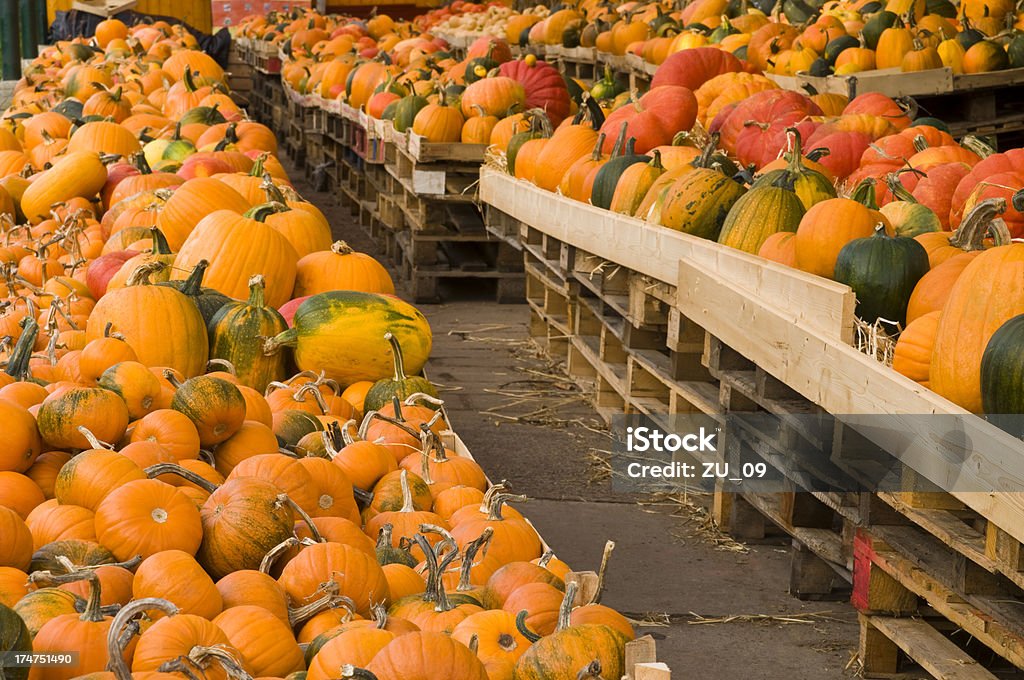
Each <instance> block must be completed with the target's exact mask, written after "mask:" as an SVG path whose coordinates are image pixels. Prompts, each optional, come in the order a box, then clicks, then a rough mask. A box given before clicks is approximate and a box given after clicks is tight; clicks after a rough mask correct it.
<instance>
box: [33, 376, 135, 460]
mask: <svg viewBox="0 0 1024 680" xmlns="http://www.w3.org/2000/svg"><path fill="white" fill-rule="evenodd" d="M37 421H38V425H39V433H40V434H41V435H42V437H43V441H45V442H46V443H47V444H49V445H50V446H52V447H53V448H57V449H71V448H76V449H85V448H89V445H90V442H89V440H88V438H87V437H86V436H85V435H84V434H83V433H82V432H80V431H79V427H82V426H84V427H87V428H88V429H89V430H90V431H91V432H92V434H93V435H95V436H96V437H98V438H100V439H102V440H104V441H117V440H119V439H120V438H121V436H122V435H123V434H124V431H125V429H127V427H128V407H127V406H126V405H125V403H124V400H122V399H121V398H120V397H119V396H117V395H116V394H114V393H113V392H110V391H108V390H104V389H100V388H92V387H73V388H71V389H69V390H67V391H65V392H58V393H54V394H51V395H50V396H48V397H47V398H46V399H45V400H44V401H43V403H42V405H41V406H40V407H39V413H38V415H37Z"/></svg>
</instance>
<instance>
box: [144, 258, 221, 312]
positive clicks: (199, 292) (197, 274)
mask: <svg viewBox="0 0 1024 680" xmlns="http://www.w3.org/2000/svg"><path fill="white" fill-rule="evenodd" d="M209 266H210V263H209V262H207V261H206V260H200V261H199V262H197V263H196V266H195V267H193V268H192V273H191V274H189V277H188V278H187V279H185V280H184V281H164V282H161V283H158V284H156V285H158V286H170V287H171V288H174V289H176V290H177V291H178V292H180V293H183V294H184V295H186V296H187V297H189V298H191V299H192V302H194V303H195V305H196V307H198V308H199V313H200V314H202V316H203V321H204V322H205V323H206V326H207V328H209V326H210V322H211V321H212V320H213V317H214V316H216V314H217V312H219V311H220V308H221V307H223V306H224V305H226V304H228V303H229V302H232V301H233V300H234V299H233V298H229V297H228V296H227V295H225V294H224V293H221V292H220V291H218V290H214V289H213V288H203V277H204V276H206V269H207V268H208V267H209Z"/></svg>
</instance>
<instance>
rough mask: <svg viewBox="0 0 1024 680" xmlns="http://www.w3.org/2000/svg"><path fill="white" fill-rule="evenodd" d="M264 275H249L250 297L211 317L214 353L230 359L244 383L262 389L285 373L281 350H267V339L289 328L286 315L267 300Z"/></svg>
mask: <svg viewBox="0 0 1024 680" xmlns="http://www.w3.org/2000/svg"><path fill="white" fill-rule="evenodd" d="M263 286H264V280H263V276H261V275H256V276H253V277H252V278H250V279H249V300H248V301H247V302H231V303H228V304H226V305H224V306H223V307H221V308H220V310H219V311H218V312H217V314H216V315H215V316H214V317H213V319H212V320H211V321H210V327H209V334H210V357H211V358H212V359H221V360H224V361H228V362H229V363H230V364H231V366H232V367H233V368H234V374H235V377H236V378H237V379H238V382H239V383H241V384H242V385H247V386H249V387H252V388H255V389H257V390H260V391H261V392H262V391H263V390H265V389H266V388H267V385H268V384H269V383H270V382H272V381H274V380H277V379H279V378H281V377H282V376H283V375H284V368H285V367H284V357H283V356H282V355H281V354H277V355H271V356H266V355H265V354H263V339H264V338H268V337H273V336H275V335H277V334H278V333H282V332H284V331H285V330H287V328H288V324H287V323H285V320H284V317H282V316H281V314H280V312H278V311H277V310H276V309H274V308H273V307H270V306H268V305H267V304H266V302H265V299H264V295H263Z"/></svg>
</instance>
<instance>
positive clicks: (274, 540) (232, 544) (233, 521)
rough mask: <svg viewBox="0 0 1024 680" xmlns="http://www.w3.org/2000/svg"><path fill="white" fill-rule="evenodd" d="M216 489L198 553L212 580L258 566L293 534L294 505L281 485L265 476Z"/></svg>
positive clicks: (208, 503) (207, 508)
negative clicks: (283, 494) (283, 498)
mask: <svg viewBox="0 0 1024 680" xmlns="http://www.w3.org/2000/svg"><path fill="white" fill-rule="evenodd" d="M193 481H197V482H202V483H201V484H200V485H201V486H204V487H205V488H207V489H210V490H212V493H211V494H210V497H209V498H208V499H207V500H206V502H205V503H204V504H203V507H202V509H201V510H200V515H201V517H202V520H203V542H202V544H201V545H200V546H199V550H198V552H197V553H196V557H197V559H198V560H199V562H200V563H201V564H202V565H203V568H204V569H205V570H206V571H207V572H208V573H209V574H210V575H211V576H213V577H214V578H216V579H221V578H224V577H225V576H227V575H228V574H230V573H231V572H233V571H237V570H239V569H256V568H258V567H259V566H260V563H261V562H262V561H263V558H264V556H265V555H266V554H267V553H268V552H269V551H270V549H271V548H273V547H275V546H277V545H278V544H280V543H281V542H282V541H284V540H285V539H287V538H288V537H289V536H291V535H292V528H293V526H294V524H295V519H294V515H293V514H292V508H291V506H290V505H289V504H287V503H283V502H281V500H280V498H279V495H280V492H279V491H278V489H277V487H275V486H274V485H273V484H270V483H269V482H265V481H263V480H261V479H252V478H238V479H232V480H228V481H227V482H225V483H224V484H222V485H221V486H219V487H216V488H215V489H214V488H213V485H212V484H210V483H209V482H206V481H205V480H202V479H196V480H193Z"/></svg>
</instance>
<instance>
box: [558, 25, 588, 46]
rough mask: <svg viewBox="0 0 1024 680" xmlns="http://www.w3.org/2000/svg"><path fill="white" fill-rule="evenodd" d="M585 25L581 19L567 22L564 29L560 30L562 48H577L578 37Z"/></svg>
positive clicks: (578, 43) (578, 44)
mask: <svg viewBox="0 0 1024 680" xmlns="http://www.w3.org/2000/svg"><path fill="white" fill-rule="evenodd" d="M586 25H587V24H586V22H585V21H583V20H582V19H580V20H578V21H571V22H569V23H568V24H567V25H566V27H565V28H564V29H562V47H569V48H573V47H579V46H580V37H581V34H582V32H583V29H584V27H585V26H586Z"/></svg>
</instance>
